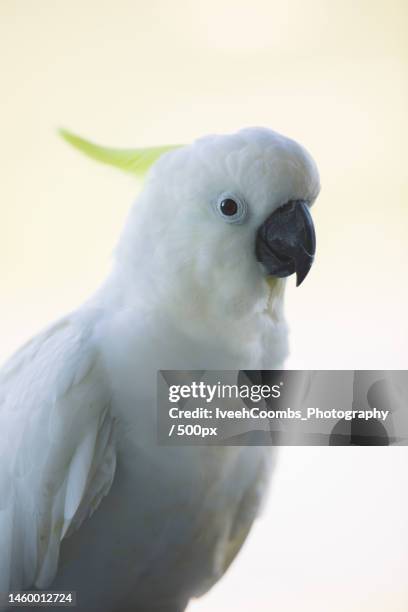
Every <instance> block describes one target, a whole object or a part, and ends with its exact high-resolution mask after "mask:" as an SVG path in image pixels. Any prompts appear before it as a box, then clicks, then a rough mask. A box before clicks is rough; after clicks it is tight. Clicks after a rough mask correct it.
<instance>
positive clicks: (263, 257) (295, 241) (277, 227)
mask: <svg viewBox="0 0 408 612" xmlns="http://www.w3.org/2000/svg"><path fill="white" fill-rule="evenodd" d="M255 252H256V257H257V260H258V261H260V262H261V263H262V264H263V265H264V266H265V268H266V270H267V273H268V274H270V275H273V276H277V277H279V278H283V277H285V276H290V275H291V274H294V273H295V272H296V286H297V287H298V286H299V285H300V284H301V282H302V281H303V280H304V279H305V278H306V276H307V274H308V272H309V270H310V268H311V267H312V263H313V260H314V255H315V252H316V235H315V230H314V225H313V220H312V217H311V215H310V212H309V207H308V205H307V203H306V202H305V201H304V200H294V201H292V202H288V203H287V204H284V205H283V206H281V207H280V208H278V209H277V210H275V211H274V212H273V213H272V214H271V215H269V217H268V218H267V219H265V221H264V222H263V223H262V225H261V226H260V228H259V229H258V232H257V236H256V247H255Z"/></svg>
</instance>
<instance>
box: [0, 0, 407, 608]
mask: <svg viewBox="0 0 408 612" xmlns="http://www.w3.org/2000/svg"><path fill="white" fill-rule="evenodd" d="M407 13H408V8H407V4H406V2H404V1H402V0H401V1H399V0H388V1H387V2H385V1H378V0H371V1H369V0H356V1H351V0H343V1H340V0H332V1H325V0H311V1H309V2H308V1H305V0H289V1H287V2H283V1H280V2H278V1H276V0H270V1H266V0H265V1H263V0H251V1H248V2H244V1H242V0H235V1H233V0H218V1H215V0H207V1H205V2H204V1H201V2H199V1H187V0H178V1H177V2H170V1H165V0H153V1H150V2H143V3H142V2H139V1H137V0H136V1H133V2H132V1H130V0H116V1H114V0H109V1H106V0H105V1H103V0H99V1H96V0H82V1H80V0H71V1H68V0H64V1H61V0H36V1H34V0H25V1H22V0H0V75H1V77H0V87H1V115H0V134H1V146H0V168H1V170H0V172H1V180H0V203H1V204H0V206H1V208H0V211H1V217H0V218H1V223H0V274H1V283H0V306H1V310H0V314H1V319H0V334H1V335H0V338H1V343H0V357H1V358H5V357H6V356H7V355H8V354H9V353H10V351H11V350H13V349H14V348H16V347H17V346H18V345H19V343H20V342H22V341H23V340H25V339H26V338H27V336H29V335H30V334H32V333H34V332H35V331H36V330H37V329H38V328H40V327H42V326H43V325H44V324H46V323H47V322H49V321H50V320H51V319H53V318H55V317H57V316H58V315H59V314H61V313H63V312H65V311H66V310H68V309H70V308H72V307H75V306H76V305H77V304H78V303H80V302H81V300H83V299H84V297H85V296H86V295H88V294H89V292H90V291H91V290H92V289H93V288H94V287H95V286H96V285H97V283H98V282H99V281H100V279H101V278H103V275H104V273H105V271H106V269H107V265H108V260H109V256H110V253H111V251H112V248H113V246H114V243H115V240H116V237H117V234H118V232H119V229H120V227H121V224H122V222H123V219H124V216H125V214H126V211H127V209H128V207H129V205H130V203H131V201H132V199H133V198H134V195H135V193H136V189H137V188H136V186H135V184H134V183H133V181H132V180H131V179H130V178H129V177H126V176H122V175H120V174H116V173H115V172H114V171H113V170H110V169H107V168H105V167H102V166H98V165H96V164H93V163H92V162H90V161H87V160H85V159H81V158H80V157H79V156H78V155H77V154H75V153H74V152H73V151H72V150H70V149H69V148H68V147H67V146H66V145H64V144H63V143H62V142H60V141H59V140H58V139H57V137H56V135H55V128H56V127H57V126H59V125H65V126H67V127H69V128H71V129H74V130H77V131H79V132H80V133H82V134H84V135H86V136H88V137H91V138H94V139H96V140H99V141H101V142H104V143H108V144H117V145H122V146H125V145H126V146H141V145H148V144H162V143H172V142H189V141H190V140H191V139H193V138H195V137H196V136H200V135H202V134H205V133H208V132H223V131H231V130H235V129H238V128H240V127H243V126H246V125H266V126H270V127H272V128H274V129H276V130H278V131H281V132H283V133H285V134H287V135H290V136H292V137H294V138H296V139H298V140H300V141H301V142H302V143H303V144H305V145H306V146H307V147H308V148H309V149H310V151H311V152H312V153H313V155H314V157H315V158H316V160H317V162H318V165H319V167H320V170H321V176H322V185H323V190H322V194H321V196H320V198H319V200H318V202H317V204H316V207H315V209H314V216H315V220H316V225H317V231H318V249H319V250H318V259H317V262H316V264H315V266H314V268H313V270H312V273H311V274H310V276H309V277H308V279H307V281H306V282H305V283H304V285H302V287H301V288H300V289H297V290H296V289H295V287H294V284H293V282H292V281H291V282H290V286H289V291H288V299H287V312H288V318H289V320H290V324H291V329H292V336H291V342H292V355H291V358H290V361H289V362H288V367H298V368H303V367H308V368H313V367H321V368H354V367H360V368H407V367H408V355H407V350H406V346H407V341H408V329H407V315H406V313H407V309H408V289H407V284H408V283H407V263H408V247H407V233H408V212H407V196H408V181H407V153H406V151H407V141H408V139H407V136H408V129H407V120H406V109H407V106H408V95H407V93H408V92H407V68H408V49H407V35H406V33H407ZM407 462H408V454H407V453H406V452H405V449H388V450H387V449H383V450H381V449H371V450H364V449H287V450H283V452H282V455H281V461H280V465H279V469H278V471H277V473H276V475H275V481H274V486H273V490H272V492H271V495H270V501H269V504H268V506H267V508H266V509H265V513H264V517H263V518H262V520H261V521H260V522H259V524H258V526H257V527H256V529H255V530H254V532H253V533H252V534H251V537H250V539H249V542H248V544H247V545H246V547H245V549H244V551H243V553H242V555H241V557H240V558H239V560H238V561H237V562H236V563H235V564H234V566H233V567H232V569H231V571H230V572H229V573H228V575H227V576H226V577H225V579H224V580H223V581H221V583H220V584H219V585H218V586H217V587H216V588H215V589H214V590H213V591H212V592H211V593H210V594H209V595H208V596H206V597H204V598H203V599H202V600H201V601H199V602H197V603H195V604H192V605H191V612H207V611H211V612H228V611H231V612H232V611H247V610H254V611H256V612H266V611H269V610H274V611H276V612H305V611H309V610H310V611H313V612H326V611H327V610H330V611H334V612H344V611H346V610H347V611H351V612H357V611H359V612H360V611H365V610H367V612H368V611H369V612H377V611H378V612H382V611H385V610H386V611H387V612H402V611H403V610H404V611H406V610H407V608H408V587H407V569H408V529H407V521H408V494H407V485H408V482H407V480H408V478H407V469H406V466H407Z"/></svg>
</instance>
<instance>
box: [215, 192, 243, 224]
mask: <svg viewBox="0 0 408 612" xmlns="http://www.w3.org/2000/svg"><path fill="white" fill-rule="evenodd" d="M216 209H217V212H218V214H219V215H220V217H222V219H223V221H225V222H226V223H242V222H243V221H244V219H245V218H246V216H247V214H248V206H247V204H246V202H245V201H243V200H241V198H238V197H237V196H235V195H233V194H230V193H223V194H222V195H221V196H220V197H219V198H218V200H217V205H216Z"/></svg>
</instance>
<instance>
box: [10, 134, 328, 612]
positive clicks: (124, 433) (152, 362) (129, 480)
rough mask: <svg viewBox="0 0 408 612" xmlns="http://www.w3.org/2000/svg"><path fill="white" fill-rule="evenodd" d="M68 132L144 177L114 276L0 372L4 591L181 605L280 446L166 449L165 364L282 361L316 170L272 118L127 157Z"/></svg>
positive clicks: (239, 530)
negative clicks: (288, 293)
mask: <svg viewBox="0 0 408 612" xmlns="http://www.w3.org/2000/svg"><path fill="white" fill-rule="evenodd" d="M64 136H65V138H66V139H67V140H69V141H70V142H71V143H72V144H74V145H75V146H77V147H78V148H80V149H82V150H83V151H84V152H86V153H88V154H89V155H91V156H93V157H95V158H97V159H99V160H100V161H103V162H106V163H111V164H114V165H117V166H119V167H121V168H123V169H127V170H129V171H131V172H134V173H135V174H141V173H143V172H144V171H146V170H148V174H147V177H146V180H145V182H144V185H143V189H142V191H141V193H140V195H139V197H138V198H137V200H136V202H135V204H134V206H133V208H132V209H131V211H130V214H129V217H128V219H127V222H126V224H125V227H124V230H123V233H122V235H121V237H120V240H119V243H118V246H117V249H116V252H115V257H114V263H113V265H112V269H111V272H110V274H109V276H108V278H107V280H106V281H105V283H104V284H103V286H102V287H101V288H100V289H99V290H98V291H97V292H96V294H95V295H93V296H92V297H91V298H90V299H89V301H87V302H86V303H85V304H83V305H82V306H81V307H80V308H79V309H78V310H76V311H74V312H72V313H70V314H68V315H66V316H65V317H63V318H62V319H60V320H59V321H57V322H56V323H54V324H52V325H51V326H50V327H48V328H47V329H45V330H44V331H43V332H42V333H40V334H39V335H37V336H36V337H35V338H34V339H33V340H31V341H30V342H28V343H27V344H26V345H25V346H24V347H23V348H21V349H20V350H19V351H18V352H17V353H16V354H15V355H14V356H13V357H12V358H11V359H10V360H9V361H8V362H7V363H6V364H5V366H4V367H3V369H2V370H1V373H0V592H3V593H4V592H7V591H12V590H13V591H15V590H20V589H30V590H35V589H48V590H53V591H69V590H73V591H76V593H77V608H78V609H79V610H80V611H84V612H85V611H86V612H88V611H91V610H92V611H98V612H118V611H121V612H123V611H129V612H130V611H132V612H135V611H143V612H150V611H156V612H157V611H160V612H161V611H163V612H164V611H168V612H180V611H181V610H184V609H185V608H186V606H187V605H188V601H189V599H190V598H192V597H196V596H199V595H200V594H202V593H204V592H206V591H207V590H208V589H209V588H210V587H211V586H212V585H213V584H214V583H215V582H216V581H217V580H218V579H219V578H220V576H222V574H223V573H224V571H225V570H226V568H227V567H228V565H229V564H230V562H231V561H232V559H233V558H234V556H235V555H236V553H237V552H238V550H239V548H240V547H241V545H242V543H243V541H244V539H245V537H246V535H247V533H248V531H249V529H250V527H251V524H252V522H253V520H254V518H255V516H256V514H257V511H258V507H259V503H260V500H261V498H262V496H263V493H264V490H265V486H266V482H267V480H268V474H269V472H270V468H271V464H270V456H271V455H270V451H271V449H270V448H268V447H266V446H260V447H242V446H238V447H237V446H196V447H194V446H188V447H186V446H184V447H166V446H160V445H158V442H157V429H156V405H155V392H156V376H157V371H158V370H159V369H167V370H176V369H181V370H195V369H197V370H205V369H210V370H215V369H224V370H232V369H247V370H251V369H279V368H281V367H282V364H283V362H284V359H285V358H286V355H287V326H286V323H285V320H284V314H283V303H282V302H283V293H284V286H285V282H286V280H285V277H287V276H289V275H290V274H292V273H296V275H297V281H298V284H299V283H300V282H301V281H302V280H303V279H304V277H305V276H306V274H307V273H308V271H309V269H310V267H311V265H312V262H313V257H314V251H315V237H314V229H313V223H312V220H311V216H310V212H309V207H310V205H311V204H312V203H313V201H314V200H315V198H316V196H317V194H318V192H319V177H318V171H317V168H316V165H315V163H314V161H313V160H312V158H311V157H310V155H309V154H308V153H307V152H306V151H305V149H304V148H303V147H301V146H300V145H299V144H297V143H296V142H294V141H293V140H290V139H288V138H285V137H284V136H281V135H279V134H277V133H275V132H273V131H271V130H269V129H264V128H247V129H244V130H241V131H239V132H238V133H236V134H231V135H214V136H208V137H205V138H201V139H199V140H197V141H196V142H194V143H193V144H191V145H189V146H183V147H162V148H157V149H145V150H143V149H138V150H133V151H131V150H122V151H121V150H114V149H106V148H102V147H98V146H97V145H93V144H91V143H88V142H86V141H84V140H82V139H80V138H79V137H76V136H74V135H72V134H69V133H66V132H65V133H64ZM150 166H151V167H150ZM93 231H97V228H94V229H93ZM5 608H6V609H7V605H6V606H5Z"/></svg>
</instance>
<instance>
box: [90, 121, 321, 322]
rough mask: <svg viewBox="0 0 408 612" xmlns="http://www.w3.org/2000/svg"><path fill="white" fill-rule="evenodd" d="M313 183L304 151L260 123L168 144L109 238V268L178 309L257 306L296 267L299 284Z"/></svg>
mask: <svg viewBox="0 0 408 612" xmlns="http://www.w3.org/2000/svg"><path fill="white" fill-rule="evenodd" d="M91 154H92V153H91ZM93 156H94V157H95V156H96V155H93ZM102 161H108V162H109V160H106V159H103V160H102ZM318 192H319V176H318V171H317V168H316V165H315V163H314V161H313V160H312V158H311V157H310V155H309V154H308V153H307V152H306V151H305V149H304V148H303V147H301V146H300V145H299V144H297V143H296V142H294V141H293V140H290V139H288V138H286V137H284V136H282V135H280V134H278V133H276V132H273V131H272V130H269V129H265V128H247V129H243V130H241V131H239V132H237V133H235V134H228V135H214V136H207V137H204V138H201V139H199V140H197V141H195V142H194V143H193V144H191V145H189V146H184V147H179V148H174V150H170V151H168V152H165V153H164V154H162V155H161V156H160V157H159V159H158V160H157V161H156V162H155V163H154V164H153V165H152V167H151V168H150V170H149V173H148V176H147V179H146V181H145V184H144V187H143V190H142V192H141V194H140V196H139V198H138V199H137V201H136V202H135V205H134V206H133V208H132V210H131V212H130V215H129V218H128V220H127V224H126V227H125V229H124V232H123V234H122V237H121V239H120V242H119V246H118V249H117V262H118V268H119V269H122V271H123V270H124V271H125V273H124V277H126V278H127V282H128V283H129V284H132V283H136V285H137V286H138V288H139V291H140V293H141V294H142V295H143V296H144V299H148V300H154V301H156V303H160V304H162V305H163V307H164V306H165V305H166V304H172V305H173V306H174V308H175V309H178V312H183V309H184V311H185V309H186V308H189V309H190V314H191V310H193V311H195V312H197V313H199V315H200V316H201V317H202V316H205V314H208V316H213V315H214V311H216V312H217V313H220V312H222V313H225V315H226V316H231V315H233V314H235V315H237V316H244V315H245V314H248V313H250V312H253V311H254V310H255V311H257V310H258V311H259V310H262V309H265V308H267V306H268V304H269V306H270V295H271V291H273V290H275V292H276V295H278V294H279V295H281V293H282V292H281V291H280V290H279V291H277V290H276V288H277V287H279V288H281V287H282V285H283V282H284V281H283V280H279V279H284V278H285V277H287V276H289V275H291V274H296V277H297V284H298V285H299V284H300V283H301V282H302V281H303V280H304V278H305V277H306V275H307V273H308V272H309V270H310V268H311V265H312V263H313V258H314V254H315V234H314V228H313V222H312V219H311V215H310V212H309V208H310V206H311V205H312V203H313V201H314V200H315V198H316V196H317V194H318Z"/></svg>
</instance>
